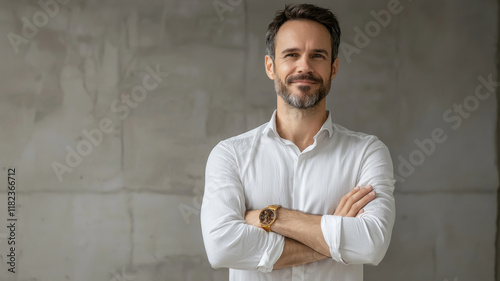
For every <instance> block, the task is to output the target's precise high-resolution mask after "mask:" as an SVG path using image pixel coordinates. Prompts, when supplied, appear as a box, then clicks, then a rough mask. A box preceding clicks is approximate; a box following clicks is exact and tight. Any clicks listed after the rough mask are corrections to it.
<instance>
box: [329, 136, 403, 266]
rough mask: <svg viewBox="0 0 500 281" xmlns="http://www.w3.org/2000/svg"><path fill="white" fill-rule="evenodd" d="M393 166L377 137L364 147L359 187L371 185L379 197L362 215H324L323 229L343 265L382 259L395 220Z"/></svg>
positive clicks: (374, 261)
mask: <svg viewBox="0 0 500 281" xmlns="http://www.w3.org/2000/svg"><path fill="white" fill-rule="evenodd" d="M393 177H394V174H393V165H392V160H391V156H390V154H389V150H388V149H387V147H386V146H385V145H384V144H383V143H382V142H381V141H380V140H378V139H377V138H374V139H373V141H371V142H370V144H369V145H368V146H367V148H366V149H365V152H364V155H363V158H362V159H361V165H360V170H359V175H358V182H357V184H356V185H357V186H364V185H372V186H373V189H374V190H375V192H376V198H375V199H373V200H372V201H371V202H370V203H368V204H367V205H366V206H365V207H364V208H363V209H364V213H363V214H361V215H360V216H359V217H354V218H353V217H341V216H334V215H324V216H323V217H322V219H321V230H322V232H323V236H324V238H325V241H326V243H327V244H328V246H329V248H330V253H331V255H332V258H333V259H334V260H336V261H338V262H342V263H344V264H372V265H377V264H379V263H380V262H381V261H382V258H383V257H384V255H385V253H386V251H387V248H388V247H389V242H390V240H391V233H392V228H393V226H394V220H395V212H396V211H395V202H394V196H393V191H394V183H395V180H394V179H393Z"/></svg>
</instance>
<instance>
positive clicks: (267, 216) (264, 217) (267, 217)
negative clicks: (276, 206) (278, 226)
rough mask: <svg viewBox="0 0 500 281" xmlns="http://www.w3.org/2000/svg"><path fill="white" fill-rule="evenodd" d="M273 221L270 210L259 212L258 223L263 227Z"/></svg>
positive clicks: (272, 214) (272, 213)
mask: <svg viewBox="0 0 500 281" xmlns="http://www.w3.org/2000/svg"><path fill="white" fill-rule="evenodd" d="M273 220H274V212H273V210H271V209H265V210H262V212H260V222H261V223H263V224H264V225H267V224H270V223H271V222H272V221H273Z"/></svg>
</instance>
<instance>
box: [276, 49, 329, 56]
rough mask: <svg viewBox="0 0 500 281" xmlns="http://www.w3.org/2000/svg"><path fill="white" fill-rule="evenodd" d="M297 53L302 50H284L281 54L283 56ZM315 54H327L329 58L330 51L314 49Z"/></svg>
mask: <svg viewBox="0 0 500 281" xmlns="http://www.w3.org/2000/svg"><path fill="white" fill-rule="evenodd" d="M297 51H300V49H299V48H288V49H284V50H283V51H282V52H281V54H286V53H291V52H297ZM313 53H321V54H325V55H326V56H328V51H326V50H325V49H313Z"/></svg>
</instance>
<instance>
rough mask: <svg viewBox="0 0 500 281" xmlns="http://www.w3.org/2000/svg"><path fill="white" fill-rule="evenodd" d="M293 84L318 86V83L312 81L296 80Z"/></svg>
mask: <svg viewBox="0 0 500 281" xmlns="http://www.w3.org/2000/svg"><path fill="white" fill-rule="evenodd" d="M291 83H292V84H293V83H297V84H316V81H312V80H295V81H292V82H291Z"/></svg>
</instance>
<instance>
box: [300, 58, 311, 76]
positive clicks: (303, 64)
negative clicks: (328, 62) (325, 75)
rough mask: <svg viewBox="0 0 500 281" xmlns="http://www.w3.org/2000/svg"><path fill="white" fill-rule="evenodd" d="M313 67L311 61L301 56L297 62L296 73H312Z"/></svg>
mask: <svg viewBox="0 0 500 281" xmlns="http://www.w3.org/2000/svg"><path fill="white" fill-rule="evenodd" d="M313 70H314V69H313V67H312V65H311V61H310V60H309V58H308V57H307V56H302V57H301V58H300V60H298V61H297V72H299V73H312V72H313Z"/></svg>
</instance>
